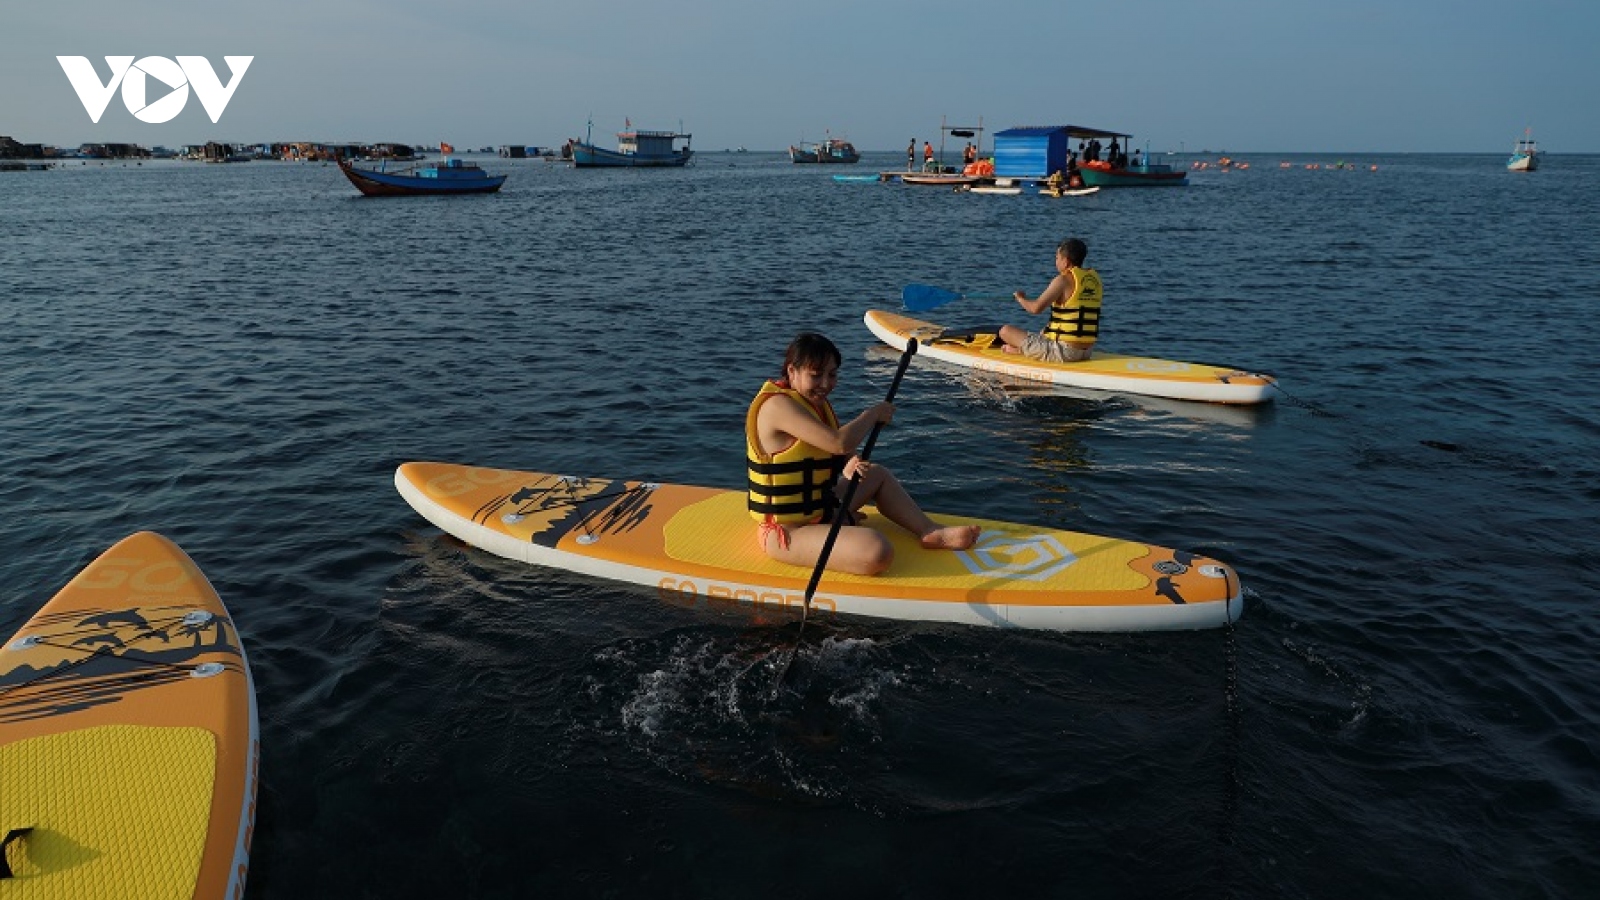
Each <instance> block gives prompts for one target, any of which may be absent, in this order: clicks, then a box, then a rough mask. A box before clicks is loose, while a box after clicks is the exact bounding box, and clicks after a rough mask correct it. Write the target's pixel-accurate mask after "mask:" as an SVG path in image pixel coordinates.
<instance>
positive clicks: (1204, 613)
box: [394, 462, 1244, 631]
mask: <svg viewBox="0 0 1600 900" xmlns="http://www.w3.org/2000/svg"><path fill="white" fill-rule="evenodd" d="M394 480H395V487H396V488H398V489H399V491H400V495H401V496H403V497H404V498H405V499H406V502H408V503H410V504H411V506H412V507H413V508H415V509H416V510H417V512H419V513H421V514H422V515H423V516H424V517H425V518H427V519H428V521H430V522H432V523H433V524H434V525H437V526H438V527H439V528H442V529H443V530H444V531H446V532H448V533H449V534H452V535H454V536H456V537H457V538H460V539H461V540H463V541H465V542H467V543H468V544H471V545H473V546H475V547H479V548H482V549H484V550H487V551H489V552H490V553H494V554H497V555H499V556H504V557H506V558H508V559H515V560H520V561H522V562H526V563H533V564H535V565H542V566H551V567H555V568H560V569H568V570H571V571H574V572H581V573H583V574H586V575H594V576H597V577H601V578H611V579H616V580H618V581H625V582H631V583H633V584H641V585H645V586H647V587H651V588H654V589H655V591H656V593H657V594H658V595H659V596H660V597H662V598H663V599H666V600H669V601H672V602H675V603H683V604H688V605H699V604H701V603H703V602H706V601H722V602H726V603H730V604H737V605H743V606H747V607H752V608H757V607H787V608H791V609H793V610H795V611H798V610H799V609H800V607H801V606H802V605H803V603H804V598H805V589H806V582H807V581H808V580H809V578H810V577H811V570H810V569H802V568H799V567H796V566H787V565H783V564H782V563H778V562H775V561H773V560H771V559H769V558H768V557H767V556H766V554H765V553H763V552H762V550H761V548H760V547H759V546H758V545H757V544H756V527H755V522H754V520H752V519H751V518H750V515H749V513H747V512H746V511H745V495H744V494H743V493H742V492H740V491H729V490H718V489H715V488H706V487H693V486H687V485H675V484H654V483H650V482H640V481H625V480H610V479H603V478H582V477H573V476H562V475H545V474H541V473H538V472H516V471H509V470H505V469H486V468H478V467H475V466H462V465H454V464H450V463H439V462H409V463H406V464H404V465H402V466H400V468H399V469H398V470H397V471H396V472H395V479H394ZM868 509H869V511H871V514H870V515H869V517H868V519H867V521H866V524H867V525H868V526H869V527H873V528H877V529H878V530H879V531H881V532H882V533H883V534H884V535H886V536H887V537H888V538H889V540H890V541H892V542H893V544H894V550H895V555H894V564H893V565H892V566H891V567H890V568H889V571H888V572H886V573H884V574H883V575H879V576H877V577H866V576H860V575H848V574H842V573H835V572H828V573H825V574H824V576H823V578H822V581H821V583H820V584H819V585H818V588H817V593H816V596H815V597H814V598H813V601H812V609H813V612H818V611H820V612H839V613H852V614H857V615H863V616H878V617H882V618H888V619H907V620H917V621H927V622H959V623H965V624H969V625H995V626H1002V627H1006V626H1009V627H1019V628H1042V629H1053V630H1058V631H1147V630H1177V629H1194V628H1211V627H1215V626H1220V625H1224V624H1227V623H1228V622H1230V621H1233V620H1235V619H1238V618H1239V615H1240V613H1241V612H1243V608H1244V600H1243V594H1242V592H1241V588H1240V585H1239V578H1238V576H1237V575H1236V574H1234V572H1233V570H1232V569H1231V568H1229V567H1228V566H1226V565H1224V564H1222V563H1220V562H1217V561H1216V560H1212V559H1207V558H1205V557H1200V556H1195V555H1193V554H1189V553H1185V552H1182V551H1177V550H1168V549H1165V548H1162V547H1154V546H1151V545H1148V544H1142V543H1138V542H1136V541H1123V540H1117V539H1116V538H1108V537H1097V536H1095V535H1090V534H1079V533H1076V532H1070V531H1058V530H1054V529H1050V528H1041V527H1036V526H1031V525H1018V524H1015V523H1010V522H996V521H990V520H987V519H972V518H966V517H962V516H945V515H938V514H935V515H934V518H935V519H937V520H938V521H940V522H941V523H944V524H950V525H955V524H964V523H973V524H978V525H981V526H983V535H982V537H981V538H980V540H979V543H978V545H977V546H976V547H974V548H973V549H971V550H969V551H960V552H951V551H934V550H924V549H922V548H921V547H920V546H917V544H916V542H915V541H914V540H913V539H912V538H911V536H910V535H909V534H907V533H906V532H904V531H903V530H901V529H900V528H898V527H896V526H895V525H893V524H891V523H889V522H888V521H887V520H886V519H885V518H884V517H883V516H882V515H879V514H877V512H876V511H875V510H872V508H871V507H868Z"/></svg>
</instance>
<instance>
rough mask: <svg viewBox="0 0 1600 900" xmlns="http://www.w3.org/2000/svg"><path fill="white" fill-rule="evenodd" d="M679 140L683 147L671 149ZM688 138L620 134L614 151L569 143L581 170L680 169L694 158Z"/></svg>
mask: <svg viewBox="0 0 1600 900" xmlns="http://www.w3.org/2000/svg"><path fill="white" fill-rule="evenodd" d="M679 138H682V139H683V141H684V145H683V146H682V147H677V146H675V145H674V142H675V141H677V140H678V139H679ZM691 138H692V136H691V135H687V134H680V133H678V132H676V131H640V130H637V129H635V130H632V131H619V132H617V149H615V150H607V149H605V148H603V147H596V146H595V145H594V144H592V143H590V142H588V141H579V140H574V141H572V143H571V147H572V164H573V165H575V166H577V167H578V168H580V169H600V168H661V167H669V166H682V165H686V164H687V163H688V162H689V159H690V158H691V157H693V156H694V151H693V150H690V149H689V141H690V139H691Z"/></svg>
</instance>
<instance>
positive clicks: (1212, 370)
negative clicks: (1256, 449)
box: [866, 309, 1274, 404]
mask: <svg viewBox="0 0 1600 900" xmlns="http://www.w3.org/2000/svg"><path fill="white" fill-rule="evenodd" d="M866 323H867V328H868V329H869V330H871V332H872V333H873V334H875V335H877V337H878V339H879V340H881V341H883V342H884V343H886V344H888V345H889V346H891V347H893V348H895V349H896V350H903V349H905V346H906V341H908V340H910V339H912V338H915V339H916V341H917V343H918V344H919V345H920V346H919V347H918V348H917V355H919V356H926V357H930V358H932V359H937V360H940V361H942V362H947V363H951V364H953V365H958V366H966V367H968V368H972V369H980V370H982V371H985V372H996V373H999V374H1001V375H1010V376H1012V377H1015V378H1023V379H1027V380H1029V381H1038V382H1042V383H1046V384H1060V385H1066V386H1069V387H1080V388H1092V389H1095V390H1102V391H1117V392H1120V393H1125V394H1142V395H1146V396H1150V397H1167V398H1170V399H1173V400H1200V401H1204V402H1207V403H1233V404H1251V403H1266V402H1267V401H1269V400H1271V399H1272V394H1273V384H1274V381H1273V379H1272V377H1271V376H1269V375H1262V374H1259V373H1256V372H1246V371H1243V370H1241V369H1230V368H1227V367H1225V366H1210V365H1205V364H1202V363H1187V362H1178V361H1175V360H1170V359H1151V358H1149V357H1144V356H1123V355H1121V354H1117V353H1103V352H1101V351H1099V350H1096V351H1095V352H1094V355H1093V356H1092V357H1090V358H1089V359H1086V360H1084V361H1082V362H1074V363H1051V362H1041V361H1040V360H1036V359H1029V358H1028V357H1026V356H1022V355H1021V354H1016V353H1006V352H1005V351H1004V350H1002V349H1000V348H1001V346H1002V345H1001V344H1000V343H999V342H998V341H997V340H995V336H994V334H993V333H989V334H975V333H966V334H962V335H960V336H959V337H946V336H945V333H946V332H947V331H949V329H947V328H945V327H944V326H942V325H936V324H934V323H932V322H925V321H923V320H921V319H913V318H911V317H910V316H904V315H901V314H899V313H892V312H885V311H884V310H880V309H874V310H869V311H868V312H867V315H866Z"/></svg>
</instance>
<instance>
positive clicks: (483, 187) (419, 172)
mask: <svg viewBox="0 0 1600 900" xmlns="http://www.w3.org/2000/svg"><path fill="white" fill-rule="evenodd" d="M385 165H386V164H385ZM339 171H341V172H343V173H344V177H346V178H348V179H350V183H351V184H353V185H355V186H356V190H359V191H360V192H361V193H363V194H365V195H367V196H368V197H420V196H428V195H443V194H492V193H494V192H495V191H498V190H500V186H501V185H502V184H505V183H506V176H504V175H490V174H489V173H488V172H485V171H484V170H483V169H481V168H479V167H478V166H477V165H476V164H474V163H469V162H462V161H461V160H460V159H457V158H455V157H452V156H446V157H445V158H444V159H441V160H440V161H439V162H437V163H429V164H424V165H416V166H410V167H407V168H404V169H399V170H396V171H394V172H390V171H387V170H386V169H385V168H383V167H380V168H377V169H362V168H357V167H356V166H355V165H354V164H353V163H351V162H350V161H349V160H348V159H341V160H339Z"/></svg>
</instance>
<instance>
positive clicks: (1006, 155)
mask: <svg viewBox="0 0 1600 900" xmlns="http://www.w3.org/2000/svg"><path fill="white" fill-rule="evenodd" d="M1089 140H1101V141H1106V142H1109V141H1112V140H1115V141H1117V142H1119V144H1120V145H1121V147H1122V148H1123V152H1128V151H1127V147H1128V145H1129V144H1130V143H1131V142H1132V136H1131V135H1127V134H1123V133H1122V132H1120V131H1105V130H1103V129H1099V128H1085V127H1083V126H1081V125H1025V126H1020V127H1017V128H1007V129H1006V130H1004V131H997V132H995V135H994V174H995V177H996V178H1046V177H1049V175H1050V173H1052V172H1057V171H1060V170H1063V169H1065V168H1066V167H1067V153H1068V151H1070V150H1074V149H1076V147H1075V144H1074V142H1083V141H1089ZM1080 162H1082V160H1080Z"/></svg>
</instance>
